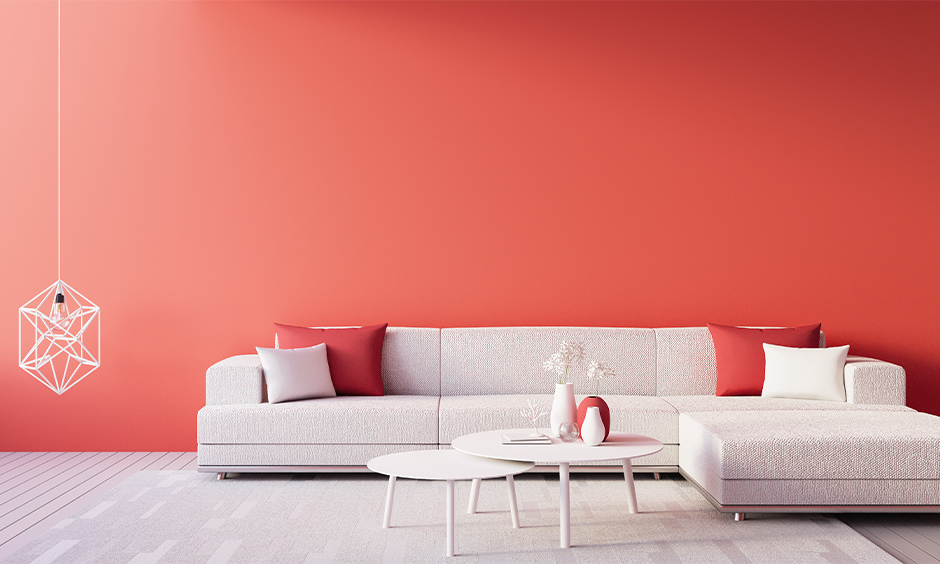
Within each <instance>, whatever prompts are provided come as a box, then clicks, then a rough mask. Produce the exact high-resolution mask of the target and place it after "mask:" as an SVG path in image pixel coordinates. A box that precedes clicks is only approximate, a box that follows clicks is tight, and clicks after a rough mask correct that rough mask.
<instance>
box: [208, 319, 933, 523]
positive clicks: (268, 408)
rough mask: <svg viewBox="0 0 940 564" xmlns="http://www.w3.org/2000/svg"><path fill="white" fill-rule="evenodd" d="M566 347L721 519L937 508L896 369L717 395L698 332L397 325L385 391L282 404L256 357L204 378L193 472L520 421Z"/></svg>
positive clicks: (855, 362)
mask: <svg viewBox="0 0 940 564" xmlns="http://www.w3.org/2000/svg"><path fill="white" fill-rule="evenodd" d="M562 340H569V341H571V340H574V341H581V342H582V343H583V344H584V348H585V351H586V354H587V358H588V360H599V361H602V362H606V363H608V364H609V365H610V366H611V368H613V369H614V371H615V372H616V373H617V377H616V378H613V379H611V380H609V381H605V382H604V383H603V387H602V388H601V396H602V397H603V398H604V399H605V400H606V401H607V403H608V404H609V405H610V408H611V425H612V429H613V430H616V431H624V432H630V433H637V434H642V435H647V436H650V437H654V438H656V439H659V440H660V441H662V442H663V444H664V445H665V447H664V448H663V450H662V451H661V452H659V453H657V454H655V455H652V456H648V457H645V458H640V459H637V460H634V461H633V462H634V465H633V467H634V470H636V471H640V472H643V471H647V472H667V471H680V472H682V473H683V475H684V476H685V477H686V478H687V479H689V480H690V481H692V482H693V483H695V484H696V485H697V486H698V487H699V488H700V489H701V490H702V491H703V493H705V495H706V496H707V497H708V498H709V499H710V500H711V501H712V503H713V504H715V506H716V507H717V508H718V509H720V510H722V511H727V512H735V513H743V512H744V511H771V510H773V511H781V510H782V511H787V510H793V511H804V510H816V509H817V508H818V506H825V507H827V508H829V510H833V511H851V510H872V508H873V507H875V506H877V508H878V509H882V510H891V509H897V508H902V509H904V510H931V511H932V510H938V511H940V418H937V417H934V416H931V415H927V414H923V413H918V412H916V411H914V410H912V409H910V408H908V407H905V405H904V403H905V373H904V370H903V369H902V368H901V367H899V366H897V365H894V364H890V363H887V362H882V361H878V360H874V359H866V358H859V357H849V361H848V362H847V363H846V367H845V387H846V396H847V402H844V403H843V402H828V401H812V400H796V399H769V398H761V397H716V396H715V395H714V394H715V386H716V378H717V373H716V364H715V351H714V344H713V341H712V338H711V335H710V333H709V331H708V329H707V328H705V327H691V328H662V329H641V328H603V327H484V328H451V329H433V328H411V327H389V328H388V330H387V332H386V337H385V344H384V348H383V353H382V377H383V382H384V388H385V394H386V395H385V396H381V397H348V396H347V397H336V398H324V399H314V400H303V401H295V402H286V403H278V404H269V403H267V401H266V398H265V385H264V377H263V371H262V368H261V363H260V360H259V359H258V356H257V355H243V356H236V357H232V358H228V359H225V360H223V361H221V362H219V363H217V364H215V365H213V366H212V367H210V368H209V370H208V372H207V373H206V404H207V405H206V406H205V407H204V408H202V409H201V410H200V411H199V414H198V425H197V427H198V442H199V447H198V448H199V469H200V470H201V471H205V472H217V473H220V474H223V473H229V472H233V473H239V472H310V471H314V472H322V471H355V470H362V469H364V468H365V464H366V463H367V462H368V460H369V459H370V458H373V457H375V456H379V455H382V454H387V453H391V452H398V451H406V450H417V449H426V448H449V445H450V442H451V441H452V440H453V439H454V438H455V437H458V436H460V435H463V434H466V433H472V432H476V431H483V430H489V429H500V428H514V427H524V426H526V424H527V423H526V422H525V420H524V419H523V418H522V417H521V416H520V414H519V411H520V409H521V408H523V407H524V406H525V404H526V400H528V399H532V398H537V399H539V400H541V401H542V402H543V404H544V405H546V406H549V405H550V404H551V395H550V393H551V392H552V391H553V390H554V383H555V380H554V375H553V374H550V373H546V372H544V371H543V369H542V362H543V361H544V360H545V359H547V358H548V357H549V356H550V355H551V354H552V353H553V352H554V351H555V350H556V349H557V347H558V344H559V343H560V342H561V341H562ZM571 381H573V382H574V383H575V391H576V394H579V393H580V394H579V395H580V396H581V397H583V395H586V394H587V393H588V392H590V391H592V390H591V387H592V385H591V383H590V382H589V381H588V380H587V379H586V377H584V376H583V375H582V374H581V373H575V374H573V376H572V378H571ZM578 399H579V400H580V397H578ZM546 419H547V418H546ZM546 424H547V421H546ZM907 429H909V430H910V433H907V432H906V430H907ZM572 469H574V468H572ZM587 469H593V470H597V469H598V468H596V467H591V468H587ZM876 510H877V509H876Z"/></svg>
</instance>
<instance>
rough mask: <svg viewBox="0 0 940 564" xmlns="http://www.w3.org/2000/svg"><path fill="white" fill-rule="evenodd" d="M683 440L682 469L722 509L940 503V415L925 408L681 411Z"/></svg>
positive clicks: (929, 506) (903, 507) (931, 506)
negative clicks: (924, 409) (918, 409)
mask: <svg viewBox="0 0 940 564" xmlns="http://www.w3.org/2000/svg"><path fill="white" fill-rule="evenodd" d="M679 441H680V444H681V445H682V447H681V448H680V450H679V466H680V469H681V472H682V473H683V475H684V476H685V477H686V478H687V479H689V480H691V481H692V482H694V483H695V484H696V485H698V486H699V488H700V489H701V490H703V491H704V492H705V493H706V494H707V496H708V497H709V498H710V501H711V502H712V503H713V504H714V505H715V506H716V508H718V509H719V510H721V511H724V512H735V513H745V512H757V511H759V512H768V511H770V512H774V511H811V510H817V511H819V510H824V511H829V512H843V511H871V510H880V511H883V510H885V508H886V507H890V508H895V509H896V510H898V511H940V418H938V417H935V416H933V415H929V414H926V413H919V412H916V411H914V410H911V409H903V410H893V411H877V410H868V411H846V410H842V411H814V410H803V411H779V412H774V413H773V416H768V413H766V412H759V411H749V412H720V411H710V412H692V413H683V414H681V415H680V416H679ZM875 508H877V509H875Z"/></svg>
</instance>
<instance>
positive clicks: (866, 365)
mask: <svg viewBox="0 0 940 564" xmlns="http://www.w3.org/2000/svg"><path fill="white" fill-rule="evenodd" d="M906 386H907V377H906V374H905V372H904V369H903V368H901V367H900V366H898V365H897V364H891V363H890V362H885V361H883V360H876V359H874V358H865V357H862V356H850V357H848V358H847V359H846V361H845V399H846V401H847V402H848V403H861V404H870V405H906V404H907V389H906Z"/></svg>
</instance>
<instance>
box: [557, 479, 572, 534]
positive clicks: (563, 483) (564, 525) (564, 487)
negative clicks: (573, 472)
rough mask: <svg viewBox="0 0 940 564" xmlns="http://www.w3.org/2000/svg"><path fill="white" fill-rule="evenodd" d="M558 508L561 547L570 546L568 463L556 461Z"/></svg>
mask: <svg viewBox="0 0 940 564" xmlns="http://www.w3.org/2000/svg"><path fill="white" fill-rule="evenodd" d="M558 483H559V488H560V490H559V494H558V497H559V500H558V501H559V508H558V512H559V514H560V515H561V547H562V548H571V499H570V493H571V490H570V487H569V486H570V484H569V483H568V463H567V462H559V463H558Z"/></svg>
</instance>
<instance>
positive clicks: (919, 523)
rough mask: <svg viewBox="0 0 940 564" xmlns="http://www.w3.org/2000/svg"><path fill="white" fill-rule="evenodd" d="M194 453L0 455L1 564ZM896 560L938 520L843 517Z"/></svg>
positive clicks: (913, 551) (926, 557) (914, 552)
mask: <svg viewBox="0 0 940 564" xmlns="http://www.w3.org/2000/svg"><path fill="white" fill-rule="evenodd" d="M195 469H196V453H194V452H0V560H3V559H4V558H6V557H7V556H9V555H10V554H12V553H13V552H15V551H16V550H18V549H19V548H20V547H22V546H23V545H25V544H26V543H28V542H29V541H31V540H32V539H34V538H36V537H37V536H39V535H40V534H42V533H43V532H45V531H46V530H48V529H49V528H51V527H53V526H54V525H56V524H57V523H59V522H60V521H61V520H62V519H65V518H67V517H69V516H71V515H72V514H73V513H75V512H76V511H78V510H79V509H81V508H83V507H85V506H87V505H88V504H90V503H92V502H93V501H95V500H96V499H97V498H98V497H99V496H101V495H102V494H104V493H105V492H106V491H108V490H109V489H111V488H112V487H114V486H115V485H117V484H119V483H120V482H122V481H123V480H125V479H127V478H128V477H130V476H131V475H133V474H134V473H135V472H139V471H141V470H195ZM837 517H839V518H840V519H842V520H843V521H844V522H846V523H847V524H848V525H849V526H851V527H852V528H853V529H855V530H856V531H858V532H859V533H860V534H862V535H864V536H865V537H866V538H868V539H869V540H871V541H872V542H874V543H875V544H876V545H878V546H880V547H881V548H882V549H884V550H885V551H886V552H888V553H889V554H891V555H892V556H894V557H895V558H897V559H898V560H900V561H901V562H910V563H917V564H929V563H937V564H940V515H938V514H906V513H880V514H844V515H838V516H837Z"/></svg>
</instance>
